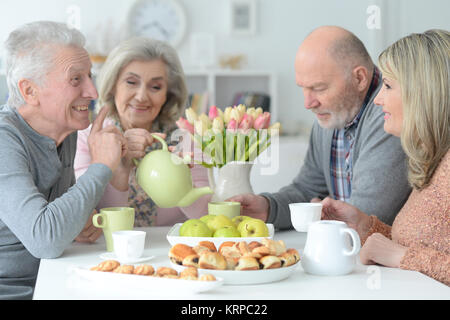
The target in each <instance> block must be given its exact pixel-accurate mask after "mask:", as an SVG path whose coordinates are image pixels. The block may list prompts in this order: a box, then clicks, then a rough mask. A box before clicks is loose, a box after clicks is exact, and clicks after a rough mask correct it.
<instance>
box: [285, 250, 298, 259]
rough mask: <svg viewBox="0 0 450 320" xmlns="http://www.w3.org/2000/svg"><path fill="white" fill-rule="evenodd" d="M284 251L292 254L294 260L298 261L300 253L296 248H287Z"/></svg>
mask: <svg viewBox="0 0 450 320" xmlns="http://www.w3.org/2000/svg"><path fill="white" fill-rule="evenodd" d="M286 252H287V253H289V254H292V255H293V256H294V258H295V262H298V261H300V253H298V251H297V250H296V249H292V248H291V249H287V250H286Z"/></svg>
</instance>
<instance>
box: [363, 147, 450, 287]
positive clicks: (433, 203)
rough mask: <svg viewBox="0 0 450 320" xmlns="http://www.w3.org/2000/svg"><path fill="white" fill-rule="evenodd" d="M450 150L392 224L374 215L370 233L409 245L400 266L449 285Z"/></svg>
mask: <svg viewBox="0 0 450 320" xmlns="http://www.w3.org/2000/svg"><path fill="white" fill-rule="evenodd" d="M449 208H450V151H447V153H446V155H445V156H444V158H443V159H442V161H441V163H440V164H439V166H438V167H437V168H436V171H435V172H434V174H433V177H432V178H431V181H430V184H429V185H428V186H427V187H426V188H424V189H422V190H421V191H417V190H413V191H412V193H411V195H410V196H409V199H408V201H407V202H406V203H405V205H404V206H403V208H402V209H401V210H400V212H399V213H398V215H397V217H396V218H395V221H394V223H393V224H392V227H390V226H388V225H386V224H384V223H383V222H381V221H380V220H378V219H377V218H376V217H375V216H371V219H372V225H371V228H370V230H369V232H368V233H367V235H365V236H362V237H361V239H362V241H363V242H364V241H365V240H366V239H367V238H368V237H369V236H370V235H371V234H373V233H376V232H378V233H381V234H383V235H385V236H386V237H388V238H390V239H392V240H393V241H395V242H397V243H398V244H400V245H402V246H405V247H408V250H407V252H406V254H405V255H404V256H403V258H402V260H401V262H400V268H402V269H408V270H415V271H419V272H422V273H423V274H426V275H428V276H430V277H432V278H434V279H436V280H438V281H440V282H443V283H444V284H446V285H447V286H450V210H449Z"/></svg>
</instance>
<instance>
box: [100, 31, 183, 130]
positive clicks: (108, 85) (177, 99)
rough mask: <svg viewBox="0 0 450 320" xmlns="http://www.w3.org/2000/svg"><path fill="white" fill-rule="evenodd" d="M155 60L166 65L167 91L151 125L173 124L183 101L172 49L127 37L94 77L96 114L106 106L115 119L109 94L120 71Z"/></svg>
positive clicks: (178, 67) (179, 70) (178, 64)
mask: <svg viewBox="0 0 450 320" xmlns="http://www.w3.org/2000/svg"><path fill="white" fill-rule="evenodd" d="M158 59H161V60H162V61H163V62H164V63H165V64H166V66H167V76H168V90H167V101H166V103H165V104H164V105H163V107H162V108H161V111H160V114H159V115H158V117H157V118H156V119H155V120H156V121H155V122H157V123H158V124H159V125H160V126H162V127H167V126H172V125H174V124H175V121H176V120H177V119H178V117H179V116H180V115H181V114H182V113H183V111H184V108H185V104H186V101H187V96H188V93H187V87H186V80H185V76H184V71H183V67H182V65H181V62H180V59H179V57H178V54H177V52H176V51H175V49H174V48H172V47H171V46H170V45H169V44H167V43H165V42H163V41H159V40H156V39H150V38H144V37H135V38H131V39H129V40H126V41H124V42H122V43H120V44H119V45H118V46H117V47H115V48H114V49H113V50H112V51H111V53H110V54H109V55H108V58H107V59H106V61H105V64H104V65H103V67H102V69H101V71H100V73H99V75H98V77H97V87H98V93H99V99H98V101H97V105H96V111H99V109H100V108H101V107H103V106H104V105H109V106H110V108H111V114H112V115H115V116H117V107H116V105H115V102H114V92H113V91H114V88H115V85H116V82H117V78H118V77H119V74H120V72H121V70H122V69H123V68H124V67H126V66H127V65H128V64H129V63H131V62H132V61H136V60H137V61H149V60H158Z"/></svg>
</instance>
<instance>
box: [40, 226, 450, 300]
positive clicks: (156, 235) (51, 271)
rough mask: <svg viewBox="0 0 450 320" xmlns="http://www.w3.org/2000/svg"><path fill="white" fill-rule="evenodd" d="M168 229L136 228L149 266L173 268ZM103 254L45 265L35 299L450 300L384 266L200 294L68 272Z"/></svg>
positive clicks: (423, 279)
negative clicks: (118, 284) (107, 283)
mask: <svg viewBox="0 0 450 320" xmlns="http://www.w3.org/2000/svg"><path fill="white" fill-rule="evenodd" d="M169 229H170V228H169V227H151V228H138V230H144V231H146V232H147V237H146V245H145V254H148V255H154V256H155V258H153V259H152V260H149V261H147V262H144V263H147V264H151V265H153V266H155V267H158V266H170V261H169V258H168V255H167V254H168V252H169V249H170V244H169V242H168V241H167V239H166V235H167V232H168V231H169ZM274 239H275V240H279V239H282V240H284V241H285V243H286V246H287V247H288V248H297V249H298V250H299V251H300V252H302V250H303V248H304V245H305V241H306V233H299V232H296V231H279V232H276V233H275V236H274ZM104 252H105V242H104V238H103V237H100V238H99V239H98V240H97V242H96V243H95V244H80V243H73V245H72V246H71V247H70V248H68V249H67V250H65V252H64V254H63V255H62V256H61V257H59V258H57V259H42V260H41V263H40V267H39V273H38V277H37V282H36V288H35V292H34V297H33V299H35V300H48V299H51V300H64V299H70V300H78V299H82V300H86V299H112V300H119V299H120V300H127V299H133V300H134V299H155V300H161V299H163V300H166V299H173V300H292V299H295V300H297V299H305V300H306V299H327V300H328V299H359V300H364V299H445V300H447V299H450V288H449V287H447V286H445V285H444V284H442V283H440V282H438V281H436V280H434V279H432V278H430V277H427V276H425V275H423V274H421V273H419V272H415V271H407V270H401V269H395V268H385V267H381V266H367V265H362V264H361V263H360V262H359V261H358V263H357V265H356V267H355V270H354V271H353V272H352V273H350V274H348V275H345V276H338V277H335V276H333V277H329V276H314V275H310V274H307V273H305V272H304V271H303V269H302V267H301V265H300V264H299V266H298V268H297V270H296V271H295V272H294V273H293V274H292V275H291V276H290V277H289V278H287V279H284V280H281V281H278V282H273V283H267V284H258V285H245V286H244V285H243V286H236V285H223V286H221V287H219V288H217V289H215V290H213V291H209V292H203V293H198V294H187V293H182V292H175V291H174V292H171V291H168V292H158V290H155V289H152V288H149V289H148V290H145V291H139V292H138V291H136V290H131V289H128V290H127V288H114V287H107V288H105V287H101V286H99V285H96V284H95V283H92V282H88V281H87V280H83V279H81V278H79V277H78V276H76V275H75V274H74V273H73V272H70V270H71V269H72V268H73V267H74V266H75V267H88V266H93V265H96V264H98V263H100V262H101V261H102V260H101V259H100V257H99V256H100V254H102V253H104Z"/></svg>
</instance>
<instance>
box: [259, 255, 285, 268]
mask: <svg viewBox="0 0 450 320" xmlns="http://www.w3.org/2000/svg"><path fill="white" fill-rule="evenodd" d="M259 263H260V264H261V265H262V269H276V268H280V267H281V260H280V258H278V257H275V256H265V257H262V258H261V259H259Z"/></svg>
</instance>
